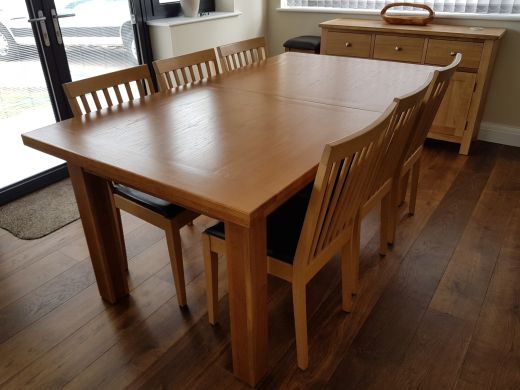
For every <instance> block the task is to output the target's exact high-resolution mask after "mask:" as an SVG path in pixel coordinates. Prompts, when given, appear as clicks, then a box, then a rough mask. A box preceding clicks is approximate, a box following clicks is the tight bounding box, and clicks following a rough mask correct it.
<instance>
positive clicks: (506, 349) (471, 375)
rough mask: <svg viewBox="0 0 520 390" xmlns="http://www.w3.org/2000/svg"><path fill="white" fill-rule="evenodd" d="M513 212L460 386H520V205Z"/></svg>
mask: <svg viewBox="0 0 520 390" xmlns="http://www.w3.org/2000/svg"><path fill="white" fill-rule="evenodd" d="M516 191H517V193H518V194H520V187H517V189H516ZM512 214H513V218H512V219H511V222H510V224H509V228H508V233H507V235H506V238H505V240H504V245H503V247H502V250H501V253H500V257H499V259H498V262H497V265H496V267H495V271H494V274H493V278H492V280H491V283H490V285H489V289H488V291H487V295H486V299H485V302H484V305H483V308H482V311H481V313H480V316H479V319H478V322H477V326H476V329H475V332H474V334H473V337H472V340H471V343H470V345H469V348H468V351H467V354H466V357H465V360H464V363H463V365H462V370H461V372H460V377H459V380H458V382H457V385H456V388H457V389H519V388H520V239H519V237H520V207H517V208H516V210H514V211H512Z"/></svg>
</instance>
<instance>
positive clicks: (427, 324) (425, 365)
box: [387, 149, 520, 388]
mask: <svg viewBox="0 0 520 390" xmlns="http://www.w3.org/2000/svg"><path fill="white" fill-rule="evenodd" d="M519 151H520V150H519ZM501 152H502V153H500V155H499V156H498V159H497V163H496V165H495V168H494V170H493V172H492V174H491V176H490V178H489V181H488V183H487V185H486V187H485V188H484V190H483V192H482V195H481V197H480V199H479V202H478V204H477V206H476V208H475V210H474V212H473V215H472V216H471V219H470V222H469V224H468V226H467V227H466V229H465V231H464V234H463V236H462V238H461V240H460V242H459V244H458V246H457V249H456V250H455V253H454V254H453V256H452V258H451V259H450V263H449V265H448V267H447V269H446V271H445V273H444V275H443V278H442V280H441V282H440V284H439V286H438V287H437V290H436V292H435V295H434V297H433V299H432V301H431V303H430V306H429V308H428V310H427V311H426V314H425V316H424V318H423V320H422V322H421V325H420V326H419V328H418V330H417V333H416V335H415V337H414V339H413V340H412V342H411V344H410V347H409V348H408V351H407V352H406V357H405V359H404V361H403V362H402V363H401V364H400V365H399V368H398V369H397V370H395V371H394V373H393V377H392V378H391V379H388V378H387V383H388V384H389V385H390V386H393V387H396V388H451V387H453V385H454V383H455V382H456V380H457V376H458V372H459V369H460V366H461V364H462V361H463V359H464V356H465V354H466V351H467V348H468V345H469V342H470V340H471V336H472V333H473V330H474V327H475V323H476V320H477V318H478V315H479V313H480V310H481V307H482V304H483V301H484V298H485V295H486V291H487V289H488V286H489V282H490V279H491V275H492V272H493V269H494V267H495V264H496V261H497V258H498V256H499V253H500V250H501V247H502V243H503V240H504V237H505V235H506V232H507V230H508V227H509V221H510V219H511V210H515V209H516V207H517V206H518V205H520V196H519V193H518V191H515V190H514V188H520V175H519V174H517V172H520V159H519V160H518V161H515V159H512V158H511V153H510V152H509V151H507V150H504V149H502V150H501ZM519 156H520V154H519Z"/></svg>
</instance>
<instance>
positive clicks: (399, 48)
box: [395, 46, 403, 51]
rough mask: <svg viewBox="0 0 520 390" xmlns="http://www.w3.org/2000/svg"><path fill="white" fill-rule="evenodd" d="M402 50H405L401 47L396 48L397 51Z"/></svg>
mask: <svg viewBox="0 0 520 390" xmlns="http://www.w3.org/2000/svg"><path fill="white" fill-rule="evenodd" d="M401 50H403V49H402V48H401V46H396V47H395V51H401Z"/></svg>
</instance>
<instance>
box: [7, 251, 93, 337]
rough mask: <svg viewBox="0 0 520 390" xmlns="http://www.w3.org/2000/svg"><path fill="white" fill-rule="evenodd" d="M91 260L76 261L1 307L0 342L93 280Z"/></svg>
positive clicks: (84, 287) (66, 299)
mask: <svg viewBox="0 0 520 390" xmlns="http://www.w3.org/2000/svg"><path fill="white" fill-rule="evenodd" d="M94 281H95V278H94V272H93V270H92V264H91V263H90V260H85V261H81V262H79V263H77V264H76V265H74V266H73V267H71V268H69V269H68V270H67V271H65V272H63V273H61V274H60V275H58V276H57V277H55V278H54V279H52V280H50V281H49V282H47V283H45V284H43V285H42V286H40V287H38V288H37V289H35V290H33V291H32V292H31V293H30V294H27V295H25V296H23V297H22V298H20V299H18V300H16V301H14V302H12V303H10V304H9V305H7V306H5V307H4V308H3V309H2V310H0V343H2V342H4V341H5V340H7V339H8V338H10V337H12V336H13V335H15V334H16V333H18V332H19V331H20V330H22V329H24V328H25V327H27V326H29V325H30V324H32V323H33V322H35V321H37V320H38V319H40V318H41V317H43V316H44V315H46V314H47V313H49V312H51V311H52V310H54V309H55V308H57V307H58V306H59V305H61V304H63V303H64V302H66V301H68V300H69V299H70V298H72V297H73V296H75V295H76V294H78V293H79V292H80V291H82V290H84V289H86V288H87V287H88V286H90V285H91V284H92V283H94Z"/></svg>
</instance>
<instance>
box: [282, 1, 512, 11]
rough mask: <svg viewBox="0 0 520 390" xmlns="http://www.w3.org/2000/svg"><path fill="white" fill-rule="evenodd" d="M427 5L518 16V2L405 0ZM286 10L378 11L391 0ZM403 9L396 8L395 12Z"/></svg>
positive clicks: (320, 4) (315, 4)
mask: <svg viewBox="0 0 520 390" xmlns="http://www.w3.org/2000/svg"><path fill="white" fill-rule="evenodd" d="M406 1H408V2H410V3H420V4H427V5H429V6H430V7H431V8H432V9H433V10H434V11H435V12H445V13H458V14H485V15H490V14H501V15H504V14H506V15H511V14H517V15H518V14H520V0H406ZM285 2H286V7H287V8H296V7H309V8H328V9H330V8H340V9H352V10H374V11H379V10H381V8H383V7H384V6H385V5H386V4H389V3H393V2H397V1H391V0H285ZM399 9H401V10H403V9H405V8H401V7H400V8H398V7H396V8H395V10H399Z"/></svg>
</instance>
